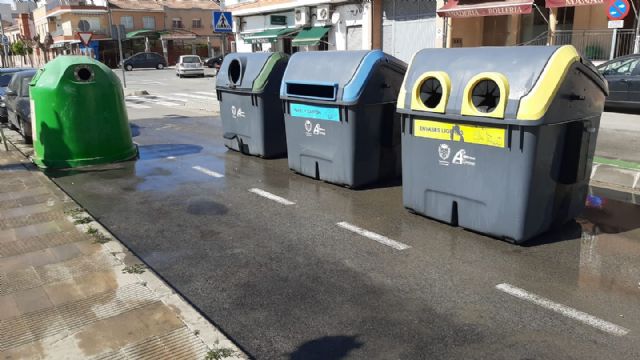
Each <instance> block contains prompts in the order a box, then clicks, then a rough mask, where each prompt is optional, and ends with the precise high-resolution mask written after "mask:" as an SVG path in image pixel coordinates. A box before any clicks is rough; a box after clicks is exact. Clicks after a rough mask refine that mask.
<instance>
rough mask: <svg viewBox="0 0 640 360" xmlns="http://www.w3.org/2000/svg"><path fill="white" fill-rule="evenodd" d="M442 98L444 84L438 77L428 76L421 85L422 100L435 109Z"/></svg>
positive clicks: (428, 106) (425, 104)
mask: <svg viewBox="0 0 640 360" xmlns="http://www.w3.org/2000/svg"><path fill="white" fill-rule="evenodd" d="M441 100H442V84H441V83H440V81H438V79H436V78H428V79H426V80H425V81H423V82H422V84H421V85H420V101H422V103H423V104H424V106H426V107H427V108H429V109H433V108H435V107H436V106H438V104H440V101H441Z"/></svg>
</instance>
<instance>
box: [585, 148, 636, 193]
mask: <svg viewBox="0 0 640 360" xmlns="http://www.w3.org/2000/svg"><path fill="white" fill-rule="evenodd" d="M591 184H592V185H601V186H605V187H612V188H614V189H623V190H625V191H629V192H635V193H640V164H638V163H634V162H630V161H625V160H619V159H609V158H602V157H597V156H596V157H595V158H594V160H593V168H592V171H591Z"/></svg>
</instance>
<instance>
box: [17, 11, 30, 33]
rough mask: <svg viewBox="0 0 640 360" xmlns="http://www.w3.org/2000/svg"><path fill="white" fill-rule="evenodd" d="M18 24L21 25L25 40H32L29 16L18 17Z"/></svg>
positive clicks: (25, 14) (21, 15)
mask: <svg viewBox="0 0 640 360" xmlns="http://www.w3.org/2000/svg"><path fill="white" fill-rule="evenodd" d="M18 24H19V25H20V34H21V35H22V36H23V37H24V38H25V39H31V29H30V28H29V14H27V13H22V14H20V16H19V17H18Z"/></svg>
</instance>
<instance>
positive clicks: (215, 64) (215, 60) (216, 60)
mask: <svg viewBox="0 0 640 360" xmlns="http://www.w3.org/2000/svg"><path fill="white" fill-rule="evenodd" d="M222 60H224V56H222V55H220V56H214V57H212V58H208V59H207V60H205V61H204V65H205V66H206V67H208V68H216V70H220V66H221V65H222Z"/></svg>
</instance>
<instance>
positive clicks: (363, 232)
mask: <svg viewBox="0 0 640 360" xmlns="http://www.w3.org/2000/svg"><path fill="white" fill-rule="evenodd" d="M336 225H338V226H340V227H341V228H343V229H346V230H349V231H352V232H354V233H356V234H358V235H362V236H364V237H367V238H369V239H371V240H373V241H377V242H379V243H380V244H383V245H387V246H390V247H392V248H394V249H396V250H406V249H408V248H410V247H411V246H409V245H407V244H403V243H401V242H398V241H395V240H391V239H389V238H388V237H386V236H383V235H380V234H377V233H374V232H373V231H369V230H365V229H363V228H361V227H358V226H355V225H353V224H349V223H348V222H346V221H342V222H339V223H337V224H336Z"/></svg>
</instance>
